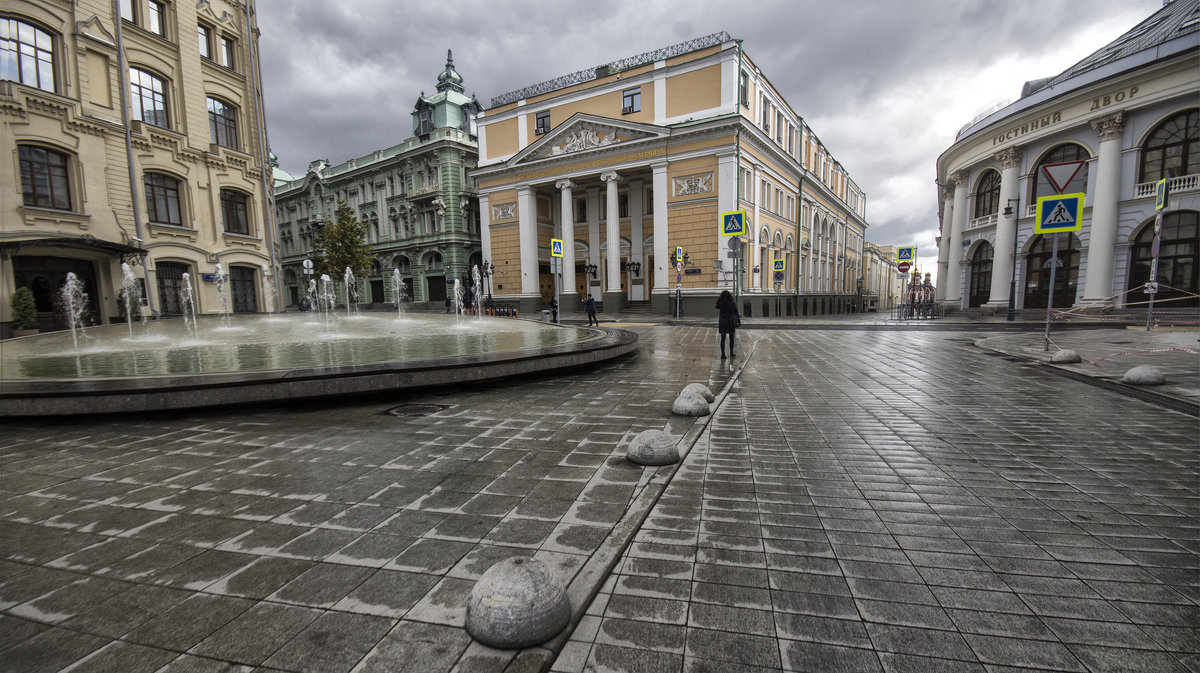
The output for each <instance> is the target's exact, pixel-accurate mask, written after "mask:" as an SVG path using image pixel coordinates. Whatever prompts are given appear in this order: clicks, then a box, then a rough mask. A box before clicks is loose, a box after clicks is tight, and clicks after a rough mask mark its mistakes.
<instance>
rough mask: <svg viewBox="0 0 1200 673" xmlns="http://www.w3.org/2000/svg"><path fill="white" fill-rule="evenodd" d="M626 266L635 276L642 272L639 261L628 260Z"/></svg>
mask: <svg viewBox="0 0 1200 673" xmlns="http://www.w3.org/2000/svg"><path fill="white" fill-rule="evenodd" d="M626 266H628V267H629V272H630V273H632V274H633V275H634V276H635V277H636V276H638V275H639V274H641V273H642V264H641V262H630V263H629V264H627V265H626Z"/></svg>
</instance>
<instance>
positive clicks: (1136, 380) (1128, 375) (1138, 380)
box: [1121, 365, 1167, 386]
mask: <svg viewBox="0 0 1200 673" xmlns="http://www.w3.org/2000/svg"><path fill="white" fill-rule="evenodd" d="M1121 381H1122V382H1124V383H1128V384H1130V385H1135V386H1161V385H1162V384H1164V383H1166V382H1167V377H1165V376H1163V373H1162V370H1161V369H1159V368H1158V367H1155V366H1154V365H1138V366H1136V367H1134V368H1133V369H1130V370H1129V371H1127V372H1125V376H1122V377H1121Z"/></svg>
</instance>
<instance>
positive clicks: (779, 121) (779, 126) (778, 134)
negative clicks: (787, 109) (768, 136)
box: [775, 112, 783, 145]
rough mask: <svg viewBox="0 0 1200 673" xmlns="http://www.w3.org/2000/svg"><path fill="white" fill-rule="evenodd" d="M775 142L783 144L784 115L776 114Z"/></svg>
mask: <svg viewBox="0 0 1200 673" xmlns="http://www.w3.org/2000/svg"><path fill="white" fill-rule="evenodd" d="M775 142H777V143H779V144H780V145H782V144H783V113H782V112H776V113H775Z"/></svg>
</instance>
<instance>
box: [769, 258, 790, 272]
mask: <svg viewBox="0 0 1200 673" xmlns="http://www.w3.org/2000/svg"><path fill="white" fill-rule="evenodd" d="M774 264H775V266H774V268H773V269H772V271H787V263H786V262H785V261H784V260H782V259H776V260H774Z"/></svg>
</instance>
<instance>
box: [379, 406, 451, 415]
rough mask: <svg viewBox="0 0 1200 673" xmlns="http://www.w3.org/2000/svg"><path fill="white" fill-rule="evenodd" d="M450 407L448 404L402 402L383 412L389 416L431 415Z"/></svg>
mask: <svg viewBox="0 0 1200 673" xmlns="http://www.w3.org/2000/svg"><path fill="white" fill-rule="evenodd" d="M449 408H450V405H448V404H401V405H400V406H398V407H392V408H391V409H388V410H387V411H385V412H383V413H385V414H387V415H388V416H430V415H433V414H436V413H437V412H439V411H442V410H443V409H449Z"/></svg>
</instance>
